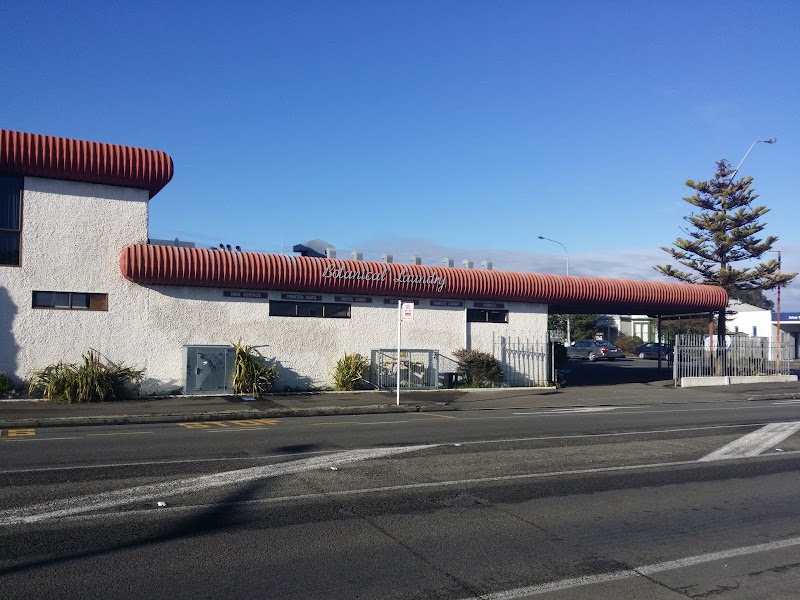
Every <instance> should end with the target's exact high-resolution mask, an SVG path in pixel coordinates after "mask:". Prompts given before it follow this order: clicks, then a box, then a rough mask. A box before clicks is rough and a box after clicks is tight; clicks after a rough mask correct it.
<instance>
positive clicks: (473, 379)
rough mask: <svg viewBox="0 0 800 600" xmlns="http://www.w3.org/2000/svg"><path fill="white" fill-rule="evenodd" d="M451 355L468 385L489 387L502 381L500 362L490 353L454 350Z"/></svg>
mask: <svg viewBox="0 0 800 600" xmlns="http://www.w3.org/2000/svg"><path fill="white" fill-rule="evenodd" d="M453 356H454V357H455V358H456V361H458V372H459V373H461V374H462V375H463V376H464V383H465V384H466V385H467V386H468V387H489V386H493V385H495V384H500V383H502V381H503V370H502V369H501V368H500V362H499V361H498V360H497V359H496V358H495V357H494V356H492V355H491V354H487V353H486V352H480V351H478V350H467V349H462V350H456V351H455V352H454V353H453Z"/></svg>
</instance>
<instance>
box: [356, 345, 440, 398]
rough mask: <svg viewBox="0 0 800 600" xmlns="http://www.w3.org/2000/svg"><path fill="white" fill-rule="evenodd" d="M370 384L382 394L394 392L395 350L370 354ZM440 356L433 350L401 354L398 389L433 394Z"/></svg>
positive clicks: (406, 350) (437, 382) (436, 385)
mask: <svg viewBox="0 0 800 600" xmlns="http://www.w3.org/2000/svg"><path fill="white" fill-rule="evenodd" d="M371 354H372V355H371V361H370V382H371V383H372V384H373V385H375V386H376V387H377V388H378V389H381V390H390V389H396V388H397V360H398V357H397V348H394V349H387V348H381V349H378V350H373V351H372V353H371ZM439 383H440V382H439V352H438V351H436V350H421V349H401V350H400V387H401V388H403V389H412V390H435V389H436V388H438V387H439Z"/></svg>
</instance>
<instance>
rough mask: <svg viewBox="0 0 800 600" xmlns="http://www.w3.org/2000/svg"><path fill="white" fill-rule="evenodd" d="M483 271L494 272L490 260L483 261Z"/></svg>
mask: <svg viewBox="0 0 800 600" xmlns="http://www.w3.org/2000/svg"><path fill="white" fill-rule="evenodd" d="M481 269H483V270H484V271H491V270H492V261H490V260H482V261H481Z"/></svg>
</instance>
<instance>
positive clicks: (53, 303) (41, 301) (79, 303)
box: [32, 292, 108, 310]
mask: <svg viewBox="0 0 800 600" xmlns="http://www.w3.org/2000/svg"><path fill="white" fill-rule="evenodd" d="M32 306H33V308H59V309H63V310H108V294H89V293H86V292H33V302H32Z"/></svg>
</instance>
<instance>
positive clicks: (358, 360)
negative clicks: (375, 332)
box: [333, 354, 369, 392]
mask: <svg viewBox="0 0 800 600" xmlns="http://www.w3.org/2000/svg"><path fill="white" fill-rule="evenodd" d="M368 366H369V360H367V359H366V358H364V357H363V356H361V355H360V354H345V355H344V356H343V357H342V358H340V359H339V360H338V361H337V362H336V367H335V368H334V371H333V385H334V389H336V390H337V391H340V392H342V391H351V390H354V389H355V387H356V385H358V382H359V381H365V379H364V371H365V370H366V368H367V367H368Z"/></svg>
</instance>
